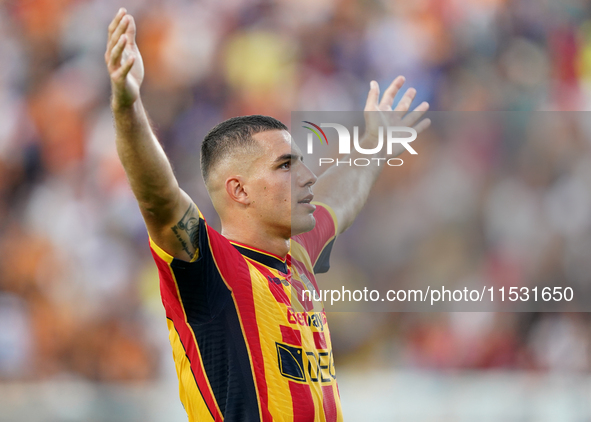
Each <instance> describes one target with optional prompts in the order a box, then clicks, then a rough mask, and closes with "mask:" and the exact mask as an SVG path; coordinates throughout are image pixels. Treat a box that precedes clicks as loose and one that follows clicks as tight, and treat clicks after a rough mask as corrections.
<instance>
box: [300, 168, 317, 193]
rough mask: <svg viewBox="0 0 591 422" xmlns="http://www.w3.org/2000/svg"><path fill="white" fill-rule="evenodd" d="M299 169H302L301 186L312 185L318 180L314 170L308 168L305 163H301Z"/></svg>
mask: <svg viewBox="0 0 591 422" xmlns="http://www.w3.org/2000/svg"><path fill="white" fill-rule="evenodd" d="M301 169H302V171H301V184H302V186H307V187H310V186H312V185H314V183H316V181H317V180H318V177H317V176H316V175H315V174H314V172H313V171H312V170H310V169H309V168H308V166H307V165H305V164H304V163H302V165H301Z"/></svg>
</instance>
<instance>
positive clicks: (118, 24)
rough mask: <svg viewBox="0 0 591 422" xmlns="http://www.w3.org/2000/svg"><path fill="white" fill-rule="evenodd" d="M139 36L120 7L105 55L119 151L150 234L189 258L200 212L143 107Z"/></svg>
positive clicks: (168, 249)
mask: <svg viewBox="0 0 591 422" xmlns="http://www.w3.org/2000/svg"><path fill="white" fill-rule="evenodd" d="M135 34H136V26H135V22H134V19H133V17H132V16H131V15H129V14H127V12H126V10H125V9H123V8H122V9H120V10H119V12H118V13H117V15H116V16H115V18H114V19H113V21H112V22H111V24H110V25H109V30H108V41H107V51H106V53H105V61H106V63H107V68H108V71H109V75H110V78H111V90H112V98H111V108H112V110H113V118H114V122H115V130H116V143H117V152H118V154H119V159H120V160H121V163H122V164H123V167H124V169H125V173H126V174H127V178H128V180H129V184H130V185H131V189H132V191H133V193H134V195H135V197H136V199H137V201H138V204H139V207H140V210H141V213H142V216H143V217H144V221H145V223H146V227H147V229H148V233H149V234H150V237H151V238H152V239H153V240H154V242H155V243H156V244H157V245H158V246H160V247H161V248H162V249H164V250H165V251H166V252H168V253H169V254H170V255H172V256H174V257H175V258H179V259H183V260H191V259H192V258H193V257H194V255H195V252H196V249H197V241H196V240H197V233H196V230H197V227H198V225H197V224H195V223H196V222H197V221H198V220H199V211H198V210H197V209H196V207H195V205H194V204H193V202H192V201H191V198H189V196H188V195H187V194H186V193H185V192H183V191H182V190H181V189H180V188H179V185H178V182H177V180H176V178H175V176H174V173H173V171H172V168H171V166H170V163H169V161H168V159H167V157H166V154H165V153H164V151H163V149H162V147H161V146H160V143H159V142H158V139H156V136H155V135H154V132H153V131H152V128H151V127H150V122H149V120H148V116H147V114H146V111H145V109H144V106H143V105H142V101H141V97H140V87H141V84H142V80H143V78H144V66H143V62H142V57H141V55H140V51H139V49H138V47H137V45H136V43H135Z"/></svg>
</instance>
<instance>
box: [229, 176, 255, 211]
mask: <svg viewBox="0 0 591 422" xmlns="http://www.w3.org/2000/svg"><path fill="white" fill-rule="evenodd" d="M226 192H227V193H228V196H230V198H232V200H234V201H236V202H238V203H240V204H243V205H250V202H251V198H250V197H249V196H248V192H247V191H246V189H245V186H244V179H243V178H242V176H232V177H229V178H228V179H226Z"/></svg>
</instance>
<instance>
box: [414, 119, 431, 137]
mask: <svg viewBox="0 0 591 422" xmlns="http://www.w3.org/2000/svg"><path fill="white" fill-rule="evenodd" d="M429 126H431V119H423V120H421V121H420V122H419V124H417V125H416V126H415V130H416V131H417V134H419V133H421V132H422V131H424V130H425V129H427V128H428V127H429Z"/></svg>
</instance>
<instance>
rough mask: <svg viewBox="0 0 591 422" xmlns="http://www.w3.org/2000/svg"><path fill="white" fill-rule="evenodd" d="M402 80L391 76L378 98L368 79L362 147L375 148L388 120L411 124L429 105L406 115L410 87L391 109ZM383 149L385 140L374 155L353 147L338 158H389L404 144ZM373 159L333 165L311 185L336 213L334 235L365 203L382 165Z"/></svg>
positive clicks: (421, 125)
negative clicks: (380, 129) (365, 162)
mask: <svg viewBox="0 0 591 422" xmlns="http://www.w3.org/2000/svg"><path fill="white" fill-rule="evenodd" d="M404 80H405V79H404V77H402V76H399V77H397V78H396V79H394V81H393V82H392V83H391V84H390V86H389V87H388V89H386V91H385V92H384V95H383V97H382V99H381V101H380V88H379V86H378V83H377V82H375V81H372V82H371V87H370V90H369V94H368V96H367V103H366V104H365V110H364V111H365V113H364V116H365V123H366V130H365V134H364V136H363V138H362V139H361V140H360V142H359V143H360V146H361V147H362V148H374V147H375V146H376V145H377V143H378V140H377V139H378V138H377V137H378V127H379V126H384V125H385V123H387V124H388V126H406V127H412V126H413V125H414V124H415V123H416V122H417V121H418V120H419V119H420V118H421V117H422V116H423V115H424V114H425V112H426V111H427V110H428V109H429V104H428V103H426V102H423V103H421V104H419V106H417V107H416V108H415V109H414V110H413V111H412V112H411V113H408V114H406V113H407V112H408V111H409V109H410V105H411V103H412V100H413V99H414V97H415V95H416V91H415V89H414V88H409V89H408V90H407V91H406V92H405V94H404V95H403V96H402V98H401V99H400V101H399V102H398V104H397V106H396V108H394V110H392V103H393V102H394V97H395V96H396V94H397V93H398V91H399V90H400V88H401V87H402V85H403V84H404ZM381 112H384V113H381ZM430 123H431V121H430V120H429V119H423V120H422V121H420V122H419V123H418V124H417V125H416V126H414V128H415V130H416V131H417V133H419V132H421V131H423V130H425V129H426V128H427V127H428V126H429V125H430ZM386 151H387V150H386V145H385V142H384V147H383V148H382V150H381V151H380V152H379V153H377V154H375V155H363V154H360V153H359V152H357V151H356V150H354V152H352V153H351V154H349V155H348V156H346V157H345V158H340V159H341V160H349V158H351V159H352V160H355V159H356V158H362V157H363V158H392V157H396V156H397V155H399V154H400V153H402V152H403V151H404V147H403V146H402V145H399V149H398V150H394V151H392V152H393V154H392V155H391V156H389V157H387V156H386ZM374 162H378V161H376V160H372V164H370V165H368V166H364V167H361V166H360V167H357V166H350V167H349V166H336V165H333V166H331V167H330V168H328V170H326V171H325V172H324V173H323V174H322V175H321V176H320V177H319V178H318V181H317V182H316V184H315V185H314V188H313V189H314V200H315V201H319V202H324V203H325V204H327V205H329V206H330V207H331V208H332V209H333V210H334V212H335V214H336V217H337V221H338V226H339V233H337V234H340V233H342V232H344V231H345V230H346V229H347V228H349V226H350V225H351V224H352V223H353V221H354V220H355V218H356V217H357V214H359V212H360V211H361V208H363V206H364V205H365V202H366V201H367V197H368V196H369V192H370V191H371V188H372V186H373V185H374V183H375V181H376V180H377V178H378V176H379V175H380V173H381V172H382V170H383V168H384V167H385V164H384V161H383V160H382V161H381V165H379V166H378V165H376V164H374Z"/></svg>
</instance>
